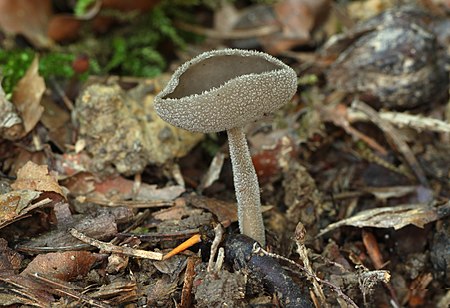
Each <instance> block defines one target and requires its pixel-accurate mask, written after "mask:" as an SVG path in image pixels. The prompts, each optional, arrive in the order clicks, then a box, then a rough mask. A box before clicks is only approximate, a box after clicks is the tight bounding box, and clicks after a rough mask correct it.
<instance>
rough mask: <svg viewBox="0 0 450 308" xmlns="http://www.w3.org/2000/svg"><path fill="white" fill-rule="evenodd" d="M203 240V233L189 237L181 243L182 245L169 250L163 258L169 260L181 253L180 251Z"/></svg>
mask: <svg viewBox="0 0 450 308" xmlns="http://www.w3.org/2000/svg"><path fill="white" fill-rule="evenodd" d="M201 241H202V237H201V235H200V234H194V235H193V236H191V237H190V238H189V239H187V240H186V241H184V242H183V243H181V244H180V245H178V246H177V247H175V248H174V249H172V250H171V251H169V252H168V253H167V254H166V255H164V257H163V258H162V259H163V260H167V259H169V258H171V257H173V256H174V255H176V254H179V253H180V252H182V251H185V250H186V249H188V248H190V247H192V246H194V245H195V244H197V243H200V242H201Z"/></svg>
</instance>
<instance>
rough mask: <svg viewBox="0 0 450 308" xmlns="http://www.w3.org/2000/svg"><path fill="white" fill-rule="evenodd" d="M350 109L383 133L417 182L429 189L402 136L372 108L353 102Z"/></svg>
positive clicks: (423, 174) (420, 168) (362, 103)
mask: <svg viewBox="0 0 450 308" xmlns="http://www.w3.org/2000/svg"><path fill="white" fill-rule="evenodd" d="M352 107H353V108H355V109H356V110H358V111H362V112H364V113H365V114H366V115H367V116H368V117H369V118H370V121H371V122H372V123H374V124H375V125H377V126H378V127H379V128H380V129H381V130H382V131H383V133H384V134H385V136H386V140H387V141H388V142H389V143H390V144H391V146H392V147H393V148H397V149H398V151H399V152H400V153H401V154H402V155H403V157H404V158H405V161H406V162H407V163H408V165H409V166H410V168H411V170H412V171H413V172H414V174H415V175H416V178H417V179H418V180H419V182H420V183H421V184H422V185H423V186H425V187H429V184H428V180H427V178H426V176H425V173H424V172H423V170H422V167H421V166H420V164H419V162H418V161H417V159H416V157H415V156H414V154H413V152H412V151H411V149H410V148H409V146H408V144H407V143H406V142H405V140H403V138H402V136H401V135H400V134H399V133H398V132H397V130H396V129H395V128H394V127H393V126H392V125H391V123H389V122H388V121H386V120H384V119H382V118H381V117H380V116H379V115H378V112H376V111H375V110H374V109H372V107H370V106H369V105H367V104H366V103H364V102H361V101H357V100H355V101H353V103H352Z"/></svg>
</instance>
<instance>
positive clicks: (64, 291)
mask: <svg viewBox="0 0 450 308" xmlns="http://www.w3.org/2000/svg"><path fill="white" fill-rule="evenodd" d="M30 276H31V277H33V278H34V279H36V280H39V281H40V282H41V283H45V284H46V285H47V286H49V288H46V291H47V292H49V293H52V294H56V295H59V296H61V295H66V296H69V297H71V298H74V299H76V300H78V301H80V302H84V303H86V304H89V305H91V306H92V307H99V308H108V307H111V306H110V305H108V304H105V303H102V302H100V301H98V300H96V299H94V298H90V297H89V296H86V295H84V294H82V293H80V292H78V291H76V290H74V286H72V285H68V283H66V282H63V281H57V280H56V279H55V278H50V277H49V278H47V277H44V276H43V275H42V274H39V273H34V274H33V275H30Z"/></svg>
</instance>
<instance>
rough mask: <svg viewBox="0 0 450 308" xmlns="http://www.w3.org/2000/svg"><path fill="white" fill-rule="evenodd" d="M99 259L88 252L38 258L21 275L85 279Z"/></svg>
mask: <svg viewBox="0 0 450 308" xmlns="http://www.w3.org/2000/svg"><path fill="white" fill-rule="evenodd" d="M96 260H97V258H96V257H95V256H94V255H93V254H92V253H91V252H88V251H66V252H55V253H47V254H41V255H38V256H36V258H34V259H33V261H31V262H30V264H28V266H27V267H26V268H25V269H24V270H23V271H22V273H21V275H22V276H24V275H27V274H30V275H33V274H34V273H39V274H42V275H45V276H48V277H52V278H57V279H61V280H64V281H70V280H73V279H75V278H77V277H78V276H81V277H84V276H85V275H86V274H87V273H88V271H89V270H90V269H91V266H92V265H93V264H94V262H95V261H96Z"/></svg>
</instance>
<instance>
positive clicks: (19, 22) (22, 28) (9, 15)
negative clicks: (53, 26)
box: [0, 0, 52, 47]
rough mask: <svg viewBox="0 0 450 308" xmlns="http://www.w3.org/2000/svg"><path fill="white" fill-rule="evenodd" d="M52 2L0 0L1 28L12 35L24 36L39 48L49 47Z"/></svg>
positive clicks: (48, 0) (43, 0)
mask: <svg viewBox="0 0 450 308" xmlns="http://www.w3.org/2000/svg"><path fill="white" fill-rule="evenodd" d="M50 15H51V1H50V0H39V1H29V0H0V27H1V28H2V29H3V30H4V31H5V32H6V33H11V34H22V35H23V36H25V37H26V38H27V39H29V40H30V41H31V43H33V44H34V45H35V46H37V47H49V46H50V45H51V44H52V42H51V41H50V40H49V39H48V37H47V24H48V20H49V18H50Z"/></svg>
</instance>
